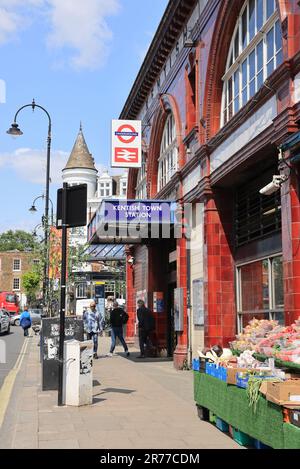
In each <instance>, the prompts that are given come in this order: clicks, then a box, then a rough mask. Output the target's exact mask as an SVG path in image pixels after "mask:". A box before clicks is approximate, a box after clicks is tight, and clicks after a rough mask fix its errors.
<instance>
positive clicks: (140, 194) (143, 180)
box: [135, 152, 147, 200]
mask: <svg viewBox="0 0 300 469" xmlns="http://www.w3.org/2000/svg"><path fill="white" fill-rule="evenodd" d="M135 194H136V199H141V200H144V199H146V198H147V167H146V158H145V153H144V152H143V155H142V166H141V168H140V169H139V172H138V175H137V183H136V191H135Z"/></svg>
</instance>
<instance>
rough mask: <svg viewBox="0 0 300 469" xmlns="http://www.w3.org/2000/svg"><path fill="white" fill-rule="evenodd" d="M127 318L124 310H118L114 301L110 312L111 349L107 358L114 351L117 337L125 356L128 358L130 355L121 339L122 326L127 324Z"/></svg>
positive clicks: (117, 304)
mask: <svg viewBox="0 0 300 469" xmlns="http://www.w3.org/2000/svg"><path fill="white" fill-rule="evenodd" d="M128 318H129V316H128V314H127V313H126V312H125V311H124V309H122V308H120V307H119V303H118V302H117V301H115V302H114V304H113V309H112V310H111V312H110V325H111V347H110V352H109V353H108V354H107V356H108V357H112V356H113V353H114V350H115V348H116V339H117V337H118V338H119V340H120V342H121V344H122V345H123V347H124V351H125V353H126V356H127V357H129V355H130V353H129V351H128V346H127V344H126V342H125V339H124V337H123V325H124V324H126V323H127V321H128Z"/></svg>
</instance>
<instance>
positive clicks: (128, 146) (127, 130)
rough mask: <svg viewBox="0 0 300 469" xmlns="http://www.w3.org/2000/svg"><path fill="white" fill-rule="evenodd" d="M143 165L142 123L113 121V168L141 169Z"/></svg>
mask: <svg viewBox="0 0 300 469" xmlns="http://www.w3.org/2000/svg"><path fill="white" fill-rule="evenodd" d="M141 165H142V123H141V121H125V120H113V121H112V164H111V166H112V167H113V168H140V167H141Z"/></svg>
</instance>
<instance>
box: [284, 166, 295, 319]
mask: <svg viewBox="0 0 300 469" xmlns="http://www.w3.org/2000/svg"><path fill="white" fill-rule="evenodd" d="M281 200H282V203H281V207H282V208H281V210H282V252H283V278H284V311H285V322H286V324H287V325H289V324H292V323H293V322H294V321H295V320H296V319H298V318H299V317H300V204H299V181H298V176H297V175H296V174H295V173H294V172H292V174H291V176H290V178H289V179H288V180H287V181H286V182H285V183H284V184H283V187H282V192H281Z"/></svg>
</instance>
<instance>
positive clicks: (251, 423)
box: [193, 319, 300, 449]
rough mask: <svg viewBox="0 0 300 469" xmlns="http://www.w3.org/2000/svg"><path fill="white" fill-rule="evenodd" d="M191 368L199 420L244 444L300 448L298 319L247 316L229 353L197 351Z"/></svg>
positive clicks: (299, 329) (255, 446)
mask: <svg viewBox="0 0 300 469" xmlns="http://www.w3.org/2000/svg"><path fill="white" fill-rule="evenodd" d="M193 368H194V396H195V401H196V404H197V406H198V412H199V416H200V418H202V419H203V420H210V421H211V422H214V423H215V424H216V425H217V427H218V428H219V429H220V430H221V431H223V432H226V433H228V434H230V435H231V436H232V437H233V438H234V439H235V441H237V442H238V443H239V444H241V445H243V446H248V447H254V448H258V449H265V448H274V449H284V448H287V449H300V373H299V371H300V321H296V323H295V324H293V325H292V326H289V327H284V326H280V325H279V324H278V323H277V322H276V321H267V320H263V321H258V320H256V319H255V320H252V321H251V322H250V323H249V325H248V326H247V327H246V328H245V329H244V331H243V333H242V334H240V335H238V336H237V339H236V341H235V342H233V343H232V344H231V350H230V351H229V350H222V349H221V348H220V347H219V348H214V349H213V350H206V351H203V352H199V359H198V360H194V362H193ZM298 373H299V374H298Z"/></svg>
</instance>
